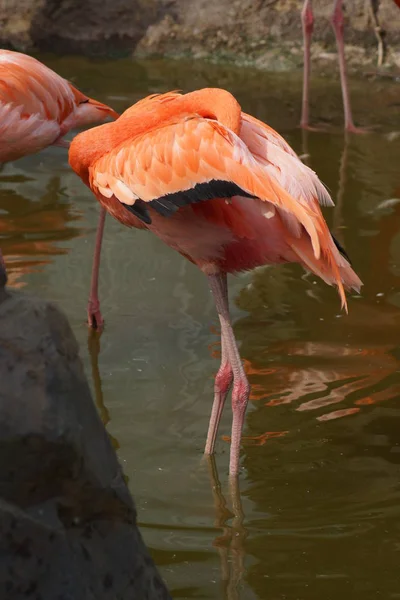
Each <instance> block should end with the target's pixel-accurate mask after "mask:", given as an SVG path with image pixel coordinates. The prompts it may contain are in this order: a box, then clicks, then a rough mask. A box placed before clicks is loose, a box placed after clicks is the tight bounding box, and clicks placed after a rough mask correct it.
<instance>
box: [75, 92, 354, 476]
mask: <svg viewBox="0 0 400 600" xmlns="http://www.w3.org/2000/svg"><path fill="white" fill-rule="evenodd" d="M69 163H70V166H71V167H72V169H73V170H74V171H75V172H76V173H77V175H79V177H81V179H82V180H83V182H84V183H85V184H86V185H87V186H88V187H89V188H90V189H91V190H92V192H93V193H94V195H95V196H96V198H97V200H98V201H99V202H100V204H101V205H102V206H103V207H104V208H105V209H106V210H107V212H108V213H110V214H111V215H112V216H113V217H114V218H116V219H117V220H118V221H120V222H121V223H123V224H124V225H126V226H128V227H135V228H137V229H145V230H149V231H151V232H153V233H154V234H155V235H157V236H158V237H159V238H160V239H161V240H163V241H164V242H165V243H166V244H167V245H168V246H170V247H171V248H173V249H175V250H177V251H178V252H179V253H180V254H182V255H183V256H184V257H185V258H187V259H188V260H189V261H191V262H192V263H194V264H195V265H197V267H199V269H200V270H201V271H202V272H203V273H204V274H205V275H206V277H207V279H208V282H209V285H210V288H211V292H212V295H213V297H214V300H215V305H216V310H217V313H218V316H219V320H220V324H221V351H222V352H221V354H222V356H221V365H220V367H219V370H218V372H217V374H216V377H215V385H214V403H213V406H212V411H211V417H210V423H209V428H208V434H207V441H206V446H205V454H212V453H213V452H214V447H215V441H216V435H217V431H218V426H219V422H220V418H221V413H222V409H223V406H224V403H225V399H226V396H227V394H228V392H229V390H230V388H231V385H232V383H233V389H232V413H233V416H232V433H231V450H230V461H229V472H230V475H231V476H232V477H236V476H237V475H238V472H239V450H240V441H241V433H242V428H243V423H244V417H245V411H246V406H247V403H248V398H249V392H250V386H249V382H248V380H247V377H246V374H245V371H244V368H243V365H242V362H241V359H240V354H239V350H238V347H237V344H236V340H235V336H234V332H233V329H232V323H231V318H230V314H229V303H228V289H227V274H229V273H237V272H240V271H245V270H250V269H252V268H254V267H256V266H261V265H265V264H279V263H285V262H297V263H300V264H301V265H302V266H303V267H304V268H306V269H308V270H309V271H312V272H313V273H315V274H317V275H319V277H321V279H323V280H324V281H325V282H326V283H328V284H336V285H337V287H338V291H339V294H340V298H341V303H342V307H344V308H345V309H346V310H347V304H346V297H345V292H344V288H347V289H354V290H356V291H358V290H359V289H360V286H361V285H362V284H361V281H360V279H359V278H358V276H357V275H356V273H355V272H354V271H353V269H352V268H351V266H350V264H349V262H348V259H347V255H346V253H345V251H344V250H343V249H342V248H341V246H340V245H339V244H338V242H336V241H335V240H334V238H333V237H332V236H331V234H330V232H329V229H328V227H327V225H326V223H325V220H324V218H323V216H322V213H321V210H320V208H319V204H318V202H320V203H322V204H325V205H332V200H331V198H330V196H329V194H328V192H327V190H326V189H325V187H324V186H323V184H322V183H321V181H320V180H319V179H318V177H317V175H316V174H315V173H314V172H313V171H312V170H311V169H310V168H309V167H307V166H306V165H305V164H303V163H302V162H301V160H300V159H299V158H298V157H297V155H296V154H295V152H294V151H293V150H292V148H291V147H290V146H289V145H288V144H287V143H286V141H285V140H284V139H283V138H282V137H281V136H280V135H279V134H278V133H277V132H276V131H274V130H273V129H272V128H271V127H269V126H268V125H266V124H264V123H262V122H261V121H259V120H257V119H256V118H254V117H252V116H250V115H248V114H246V113H244V112H242V110H241V107H240V105H239V104H238V102H237V101H236V99H235V98H234V97H233V96H232V95H231V94H230V93H229V92H227V91H225V90H222V89H212V88H208V89H202V90H197V91H194V92H191V93H188V94H180V93H178V92H169V93H166V94H161V95H153V96H149V97H147V98H145V99H143V100H140V101H139V102H138V103H136V104H135V105H133V106H132V107H130V108H128V109H127V110H126V111H125V112H124V113H123V114H122V116H121V117H120V118H119V119H118V120H117V121H115V122H113V123H107V124H105V125H101V126H99V127H95V128H93V129H91V130H88V131H85V132H83V133H80V134H78V135H77V136H76V137H75V138H74V139H73V141H72V142H71V145H70V149H69Z"/></svg>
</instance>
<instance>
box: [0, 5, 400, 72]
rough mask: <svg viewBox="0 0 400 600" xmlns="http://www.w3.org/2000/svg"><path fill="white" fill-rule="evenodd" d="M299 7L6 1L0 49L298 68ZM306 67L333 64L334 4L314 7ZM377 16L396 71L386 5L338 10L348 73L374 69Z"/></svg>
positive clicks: (398, 42) (395, 18) (397, 42)
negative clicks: (309, 62) (368, 67)
mask: <svg viewBox="0 0 400 600" xmlns="http://www.w3.org/2000/svg"><path fill="white" fill-rule="evenodd" d="M302 4H303V2H302V0H218V2H215V0H104V1H103V2H97V0H86V1H85V2H82V1H81V0H8V1H7V2H3V3H2V4H1V6H0V25H1V32H0V43H1V44H2V45H3V47H9V48H14V49H17V50H24V51H29V52H32V51H51V52H56V53H67V52H72V53H82V54H87V55H93V54H94V55H107V56H121V55H134V56H160V55H164V56H173V57H182V56H186V57H187V56H194V57H197V58H205V59H212V60H218V61H232V62H235V63H237V64H243V65H246V64H251V65H253V66H256V67H258V68H263V69H273V70H287V69H293V68H296V67H299V66H300V65H301V64H302V39H301V35H302V32H301V21H300V11H301V7H302ZM314 4H315V8H314V10H315V18H316V22H315V30H314V38H313V40H314V43H313V49H312V53H313V61H314V64H315V65H318V64H320V65H325V66H326V65H329V64H331V63H332V64H334V58H335V55H334V52H335V40H334V35H333V32H332V29H331V26H330V23H329V18H330V15H331V12H332V5H333V0H320V1H319V2H315V3H314ZM372 4H374V5H375V6H376V7H377V10H376V17H377V19H378V23H379V25H380V27H381V29H382V31H383V34H384V42H385V46H386V58H385V64H386V65H387V66H389V67H390V66H394V67H400V27H399V22H400V10H399V9H398V7H397V6H396V5H395V4H394V2H393V1H392V0H351V1H348V2H347V3H346V6H345V11H346V12H345V38H346V53H347V58H348V62H349V66H350V68H353V69H359V68H363V67H365V66H366V65H376V62H377V56H378V43H377V37H376V23H377V21H376V19H375V18H374V17H373V15H372V10H371V5H372Z"/></svg>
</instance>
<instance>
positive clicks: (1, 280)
mask: <svg viewBox="0 0 400 600" xmlns="http://www.w3.org/2000/svg"><path fill="white" fill-rule="evenodd" d="M6 283H7V270H6V263H5V262H4V258H3V253H2V251H1V249H0V288H1V287H4V286H5V285H6Z"/></svg>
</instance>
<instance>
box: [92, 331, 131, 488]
mask: <svg viewBox="0 0 400 600" xmlns="http://www.w3.org/2000/svg"><path fill="white" fill-rule="evenodd" d="M100 337H101V333H100V332H98V331H96V330H95V329H89V332H88V352H89V356H90V364H91V367H92V381H93V388H94V399H95V402H96V406H97V410H98V411H99V414H100V418H101V420H102V421H103V425H104V427H106V426H107V424H108V423H109V422H110V413H109V411H108V408H107V407H106V405H105V403H104V395H103V388H102V384H101V376H100V369H99V355H100ZM107 433H108V437H109V438H110V440H111V443H112V445H113V448H114V450H119V448H120V445H119V442H118V440H117V439H116V438H115V437H114V436H112V435H111V434H110V432H109V431H108V432H107ZM124 479H125V482H126V483H127V477H126V475H124Z"/></svg>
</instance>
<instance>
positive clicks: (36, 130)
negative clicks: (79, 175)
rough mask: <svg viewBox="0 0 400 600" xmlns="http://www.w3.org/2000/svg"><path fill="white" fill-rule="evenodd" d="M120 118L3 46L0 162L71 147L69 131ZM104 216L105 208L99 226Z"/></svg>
mask: <svg viewBox="0 0 400 600" xmlns="http://www.w3.org/2000/svg"><path fill="white" fill-rule="evenodd" d="M118 116H119V115H118V114H117V113H116V112H115V111H114V110H113V109H112V108H110V107H109V106H106V105H105V104H102V103H101V102H97V101H96V100H93V99H92V98H89V97H88V96H85V94H82V92H80V91H79V90H77V89H76V88H75V87H74V86H73V85H72V84H71V83H69V82H68V81H66V80H65V79H63V78H62V77H60V76H59V75H57V73H55V72H54V71H52V70H51V69H49V68H48V67H46V66H45V65H44V64H42V63H41V62H39V61H38V60H36V59H35V58H33V57H32V56H28V55H26V54H22V53H20V52H13V51H11V50H0V163H5V162H9V161H12V160H17V159H18V158H21V157H22V156H25V155H27V154H33V153H35V152H39V150H43V148H46V147H47V146H50V145H56V146H63V147H68V146H69V144H68V142H66V141H64V140H63V136H64V135H65V134H66V133H68V131H69V130H70V129H73V128H75V127H81V126H84V125H89V124H91V123H102V122H103V121H105V120H106V119H107V118H108V117H111V118H113V119H117V118H118ZM104 217H105V212H104V211H103V212H102V214H101V217H100V224H99V228H102V226H103V225H104ZM0 260H2V258H1V252H0Z"/></svg>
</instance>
